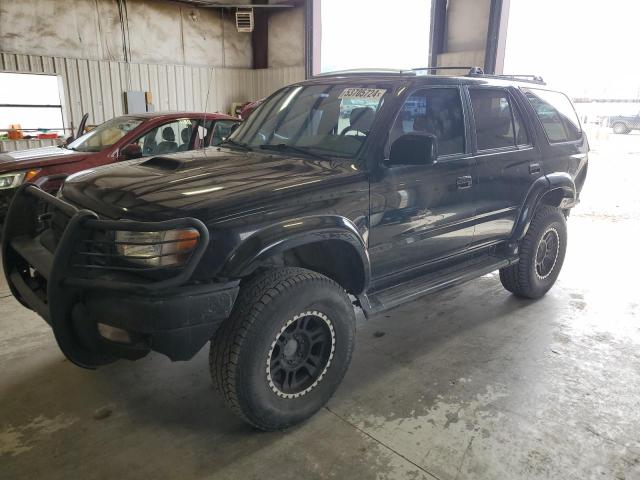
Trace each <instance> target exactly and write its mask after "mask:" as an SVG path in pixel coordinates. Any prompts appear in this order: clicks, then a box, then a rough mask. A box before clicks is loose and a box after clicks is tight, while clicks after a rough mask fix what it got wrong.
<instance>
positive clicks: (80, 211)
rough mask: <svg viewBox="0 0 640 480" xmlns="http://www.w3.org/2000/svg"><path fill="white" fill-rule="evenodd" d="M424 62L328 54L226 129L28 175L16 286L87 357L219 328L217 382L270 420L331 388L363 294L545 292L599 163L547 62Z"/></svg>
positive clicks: (160, 348) (188, 345) (234, 401)
mask: <svg viewBox="0 0 640 480" xmlns="http://www.w3.org/2000/svg"><path fill="white" fill-rule="evenodd" d="M423 73H425V72H424V71H411V72H395V73H392V72H385V71H377V72H376V71H371V72H343V73H336V74H331V75H321V76H317V77H314V78H312V79H310V80H307V81H304V82H300V83H297V84H295V85H291V86H288V87H285V88H283V89H281V90H278V91H277V92H275V93H274V94H273V95H271V96H270V97H269V98H268V99H266V100H265V101H264V103H262V104H261V105H260V106H259V107H258V109H257V110H256V111H255V112H254V113H253V114H252V115H251V116H250V117H249V119H248V120H247V121H246V122H245V123H244V124H242V125H241V126H240V127H239V128H238V129H237V130H236V131H235V132H234V133H233V134H232V135H231V136H230V137H229V138H228V139H227V140H226V142H225V143H223V144H222V145H221V146H219V147H210V148H207V149H204V150H200V151H192V152H184V153H178V154H172V155H166V156H155V157H152V158H143V159H137V160H131V161H128V162H123V163H119V164H113V165H110V166H106V167H101V168H96V169H93V170H88V171H85V172H81V173H78V174H75V175H72V176H71V177H69V178H68V180H67V181H66V183H65V184H64V186H63V188H62V190H61V192H60V193H59V194H58V195H57V196H56V197H54V196H52V195H49V194H48V193H46V192H44V191H42V190H41V189H39V188H38V187H37V186H35V185H32V184H25V185H22V186H21V187H20V188H19V190H18V192H17V194H16V196H15V199H14V200H13V203H12V205H11V206H10V209H9V213H8V216H7V221H6V225H5V230H4V244H3V248H2V255H3V265H4V271H5V275H6V278H7V280H8V283H9V286H10V288H11V291H12V293H13V295H14V296H15V297H16V298H17V299H18V301H20V302H21V303H22V304H23V305H24V306H25V307H27V308H30V309H32V310H33V311H35V312H37V313H38V314H39V315H40V316H42V317H43V318H44V319H45V320H46V321H47V322H48V323H49V324H50V326H51V328H52V330H53V333H54V335H55V338H56V340H57V343H58V345H59V347H60V349H61V350H62V352H63V353H64V354H65V355H66V356H67V357H68V358H69V359H70V360H71V361H72V362H74V363H75V364H77V365H79V366H81V367H85V368H95V367H98V366H100V365H104V364H106V363H109V362H112V361H114V360H115V359H118V358H127V359H137V358H140V357H143V356H144V355H146V354H148V353H149V352H150V351H152V350H153V351H155V352H160V353H162V354H165V355H167V356H168V357H169V358H170V359H172V360H188V359H190V358H192V357H193V356H194V355H195V354H196V353H197V352H198V351H199V350H200V349H201V348H202V347H203V346H204V345H205V344H206V343H207V342H209V341H210V342H211V348H210V353H209V359H210V368H211V375H212V378H213V382H214V383H215V384H216V386H217V388H218V389H219V391H220V392H221V394H222V396H223V397H224V399H225V400H226V402H227V404H228V405H229V406H230V407H231V409H232V410H233V411H235V412H236V413H237V414H239V415H240V416H241V417H242V418H244V419H245V420H246V421H247V422H249V423H250V424H251V425H253V426H255V427H257V428H260V429H265V430H272V429H283V428H286V427H288V426H291V425H294V424H296V423H298V422H300V421H302V420H304V419H306V418H308V417H309V416H311V415H312V414H313V413H314V412H316V411H317V410H318V409H319V408H321V407H322V406H323V405H324V404H325V402H327V400H328V399H329V398H330V396H331V395H332V394H333V392H334V391H335V390H336V388H337V387H338V384H339V383H340V381H341V380H342V378H343V376H344V374H345V372H346V370H347V367H348V365H349V362H350V360H351V356H352V353H353V350H354V340H355V335H354V329H355V311H354V306H358V307H360V308H362V310H363V311H364V313H365V315H367V316H369V315H371V314H373V313H375V312H380V311H382V310H385V309H388V308H391V307H394V306H397V305H400V304H402V303H405V302H408V301H411V300H413V299H415V298H417V297H419V296H421V295H424V294H427V293H431V292H434V291H436V290H439V289H442V288H444V287H448V286H451V285H455V284H459V283H461V282H463V281H466V280H470V279H473V278H475V277H479V276H481V275H484V274H487V273H489V272H492V271H495V270H499V271H500V280H501V282H502V284H503V285H504V287H505V288H506V289H507V290H508V291H510V292H512V293H513V294H514V295H517V296H519V297H525V298H532V299H536V298H539V297H542V296H543V295H544V294H545V293H546V292H547V291H548V290H549V289H550V288H551V286H552V285H553V284H554V282H555V281H556V279H557V278H558V275H559V273H560V269H561V267H562V263H563V260H564V256H565V251H566V248H567V224H566V218H567V216H568V214H569V211H570V209H571V208H572V207H573V206H575V205H576V204H577V202H578V197H579V193H580V190H581V188H582V185H583V183H584V181H585V177H586V172H587V153H588V143H587V139H586V137H585V135H584V133H583V132H582V129H581V126H580V123H579V120H578V118H577V116H576V113H575V111H574V109H573V106H572V105H571V102H570V101H569V100H568V98H567V97H566V96H565V95H563V94H562V93H559V92H555V91H553V90H550V89H548V88H547V87H546V86H545V85H544V84H543V83H542V82H541V81H540V80H538V79H530V80H527V79H514V78H509V79H506V78H500V77H497V76H489V75H483V74H482V73H481V72H479V71H478V70H473V71H471V72H470V73H469V74H468V75H466V76H459V77H447V76H436V75H425V74H423ZM354 105H355V106H354ZM343 110H345V111H346V110H348V112H345V111H343ZM43 212H44V213H43ZM460 296H461V301H464V292H463V291H461V292H460Z"/></svg>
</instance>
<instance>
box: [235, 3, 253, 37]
mask: <svg viewBox="0 0 640 480" xmlns="http://www.w3.org/2000/svg"><path fill="white" fill-rule="evenodd" d="M236 29H237V30H238V31H239V32H253V8H238V9H236Z"/></svg>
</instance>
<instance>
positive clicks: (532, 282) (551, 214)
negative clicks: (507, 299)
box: [500, 205, 567, 299]
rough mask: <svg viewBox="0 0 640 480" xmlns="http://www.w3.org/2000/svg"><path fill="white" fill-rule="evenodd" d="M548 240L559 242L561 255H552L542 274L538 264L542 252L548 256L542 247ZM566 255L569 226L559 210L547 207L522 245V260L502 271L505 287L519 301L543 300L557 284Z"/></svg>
mask: <svg viewBox="0 0 640 480" xmlns="http://www.w3.org/2000/svg"><path fill="white" fill-rule="evenodd" d="M544 238H547V239H553V238H556V239H557V240H558V241H559V245H558V248H557V254H555V255H550V256H549V261H548V262H547V263H546V266H545V267H544V269H542V270H541V269H540V268H539V267H538V265H537V262H536V260H537V259H539V258H540V256H539V255H540V253H541V252H542V250H544V252H547V248H546V243H545V246H541V243H542V241H543V239H544ZM566 251H567V222H566V218H565V216H564V214H563V213H562V211H561V210H560V209H559V208H555V207H551V206H547V205H543V206H541V207H539V208H538V211H537V212H536V214H535V216H534V218H533V220H532V221H531V225H530V227H529V230H528V231H527V233H526V235H525V236H524V238H523V239H522V241H521V242H520V249H519V257H520V260H519V261H518V263H516V264H514V265H511V266H509V267H505V268H502V269H500V281H501V282H502V286H504V288H506V289H507V290H508V291H510V292H512V293H513V294H514V295H516V296H518V297H523V298H530V299H537V298H540V297H542V296H543V295H544V294H545V293H547V292H548V291H549V289H550V288H551V287H552V286H553V284H554V283H555V282H556V280H557V278H558V275H559V274H560V270H561V269H562V263H563V262H564V256H565V253H566ZM543 258H545V257H543ZM551 260H552V262H551ZM547 270H548V271H547Z"/></svg>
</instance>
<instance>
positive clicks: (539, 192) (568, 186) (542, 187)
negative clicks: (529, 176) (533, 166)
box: [512, 172, 577, 242]
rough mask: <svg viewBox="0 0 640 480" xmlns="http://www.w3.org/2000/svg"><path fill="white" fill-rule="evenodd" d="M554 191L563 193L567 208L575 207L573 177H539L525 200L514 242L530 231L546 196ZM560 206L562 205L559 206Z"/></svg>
mask: <svg viewBox="0 0 640 480" xmlns="http://www.w3.org/2000/svg"><path fill="white" fill-rule="evenodd" d="M553 191H561V192H562V202H561V204H564V207H565V208H571V207H573V206H575V204H576V200H577V195H576V185H575V183H574V181H573V178H572V177H571V175H569V174H568V173H566V172H555V173H550V174H548V175H544V176H542V177H539V178H538V179H537V180H536V181H535V182H533V185H531V188H529V192H528V193H527V196H526V198H525V200H524V204H523V205H522V209H521V210H520V215H519V216H518V221H517V222H516V225H515V228H514V230H513V235H512V238H513V240H515V241H516V242H517V241H520V240H522V238H523V237H524V236H525V234H526V233H527V230H529V225H531V220H533V216H534V214H535V212H536V210H537V208H538V206H539V205H540V203H541V201H542V199H543V198H544V197H545V195H547V194H549V193H550V192H553ZM558 206H560V205H558Z"/></svg>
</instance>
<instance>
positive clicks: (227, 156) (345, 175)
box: [62, 148, 362, 222]
mask: <svg viewBox="0 0 640 480" xmlns="http://www.w3.org/2000/svg"><path fill="white" fill-rule="evenodd" d="M355 177H358V178H361V177H362V172H361V171H359V170H358V169H357V167H356V166H355V165H352V163H351V162H349V161H344V162H343V161H335V160H334V161H331V160H315V159H308V158H305V159H303V158H292V157H285V156H281V155H279V154H278V155H276V154H273V152H269V153H264V152H238V151H232V150H229V149H217V148H211V149H206V150H200V151H195V152H185V153H180V154H174V155H169V156H164V157H153V158H151V159H144V160H132V161H128V162H121V163H116V164H111V165H106V166H103V167H99V168H96V169H92V170H86V171H84V172H80V173H79V174H75V175H72V176H71V177H69V178H68V179H67V181H66V182H65V185H64V188H63V191H62V195H63V197H64V198H65V199H66V200H68V201H70V202H72V203H74V204H76V205H78V206H81V207H84V208H87V209H90V210H93V211H95V212H97V213H99V214H100V215H102V216H105V217H109V218H114V219H117V218H130V219H134V220H147V221H158V220H166V219H171V218H177V217H183V216H192V217H195V218H199V219H200V220H202V221H205V222H207V221H211V220H216V221H218V220H222V219H224V218H229V217H233V216H235V213H241V214H244V213H248V212H251V213H259V212H261V211H264V212H266V211H268V210H269V209H270V208H273V205H272V206H271V207H270V205H269V202H274V201H276V200H277V201H278V202H280V200H281V199H282V198H283V197H287V196H291V195H296V201H297V202H304V201H305V200H304V198H301V197H299V195H300V193H301V192H304V194H307V193H309V194H311V192H313V191H316V192H317V191H318V189H319V188H322V189H323V191H324V190H325V189H327V188H328V187H330V185H332V184H333V185H340V184H344V183H345V182H350V181H351V179H355ZM327 195H329V196H330V192H328V191H327ZM316 198H317V195H316ZM327 199H328V197H327ZM277 205H281V204H280V203H278V204H277ZM277 205H276V208H277ZM289 206H290V207H291V204H289Z"/></svg>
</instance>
